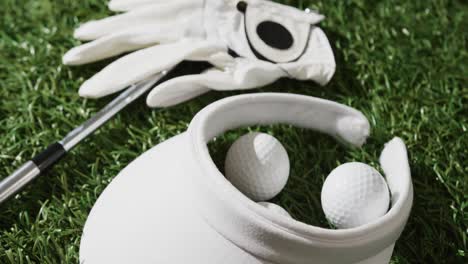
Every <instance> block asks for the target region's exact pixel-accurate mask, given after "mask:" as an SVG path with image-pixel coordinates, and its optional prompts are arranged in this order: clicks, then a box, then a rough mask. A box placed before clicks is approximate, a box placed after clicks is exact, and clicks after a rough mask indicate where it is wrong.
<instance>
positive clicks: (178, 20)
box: [74, 1, 198, 41]
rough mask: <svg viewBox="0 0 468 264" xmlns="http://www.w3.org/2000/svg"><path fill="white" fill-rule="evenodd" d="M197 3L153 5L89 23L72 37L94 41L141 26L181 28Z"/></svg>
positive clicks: (191, 15)
mask: <svg viewBox="0 0 468 264" xmlns="http://www.w3.org/2000/svg"><path fill="white" fill-rule="evenodd" d="M196 3H197V2H187V1H184V2H180V3H179V2H169V3H164V4H153V5H150V6H148V7H145V8H141V9H136V10H133V11H131V12H128V13H124V14H120V15H116V16H111V17H107V18H104V19H101V20H95V21H90V22H87V23H85V24H83V25H82V26H80V27H79V28H77V29H76V30H75V33H74V36H75V38H77V39H80V40H85V41H89V40H95V39H98V38H101V37H104V36H106V35H111V34H113V33H116V32H122V31H130V30H134V31H135V30H137V29H138V28H139V27H140V26H141V25H148V26H150V25H152V26H153V27H155V28H156V27H159V26H161V25H172V26H174V27H181V26H183V25H185V23H186V22H187V21H188V20H190V19H192V18H193V16H196V15H197V7H198V6H197V5H196Z"/></svg>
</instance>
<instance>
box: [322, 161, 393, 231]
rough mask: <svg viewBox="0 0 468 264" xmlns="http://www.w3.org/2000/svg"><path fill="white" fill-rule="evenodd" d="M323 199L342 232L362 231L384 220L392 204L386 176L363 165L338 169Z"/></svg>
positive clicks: (328, 182) (329, 218) (327, 213)
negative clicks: (350, 230)
mask: <svg viewBox="0 0 468 264" xmlns="http://www.w3.org/2000/svg"><path fill="white" fill-rule="evenodd" d="M321 198H322V209H323V211H324V213H325V216H326V217H327V219H328V221H330V223H332V224H333V225H334V226H336V227H337V228H339V229H346V228H353V227H358V226H361V225H364V224H367V223H369V222H371V221H373V220H376V219H378V218H380V217H382V216H383V215H385V214H386V213H387V211H388V207H389V202H390V194H389V190H388V187H387V183H386V182H385V179H384V178H383V177H382V175H381V174H380V173H379V172H378V171H377V170H375V169H374V168H372V167H370V166H369V165H367V164H364V163H359V162H351V163H346V164H343V165H341V166H339V167H338V168H336V169H334V170H333V171H332V172H331V173H330V175H328V177H327V179H326V180H325V183H324V184H323V187H322V197H321Z"/></svg>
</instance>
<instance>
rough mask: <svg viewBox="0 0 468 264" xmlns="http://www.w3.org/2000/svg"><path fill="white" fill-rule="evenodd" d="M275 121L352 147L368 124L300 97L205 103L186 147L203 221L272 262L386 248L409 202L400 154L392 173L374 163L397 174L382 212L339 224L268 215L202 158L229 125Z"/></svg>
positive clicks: (362, 255)
mask: <svg viewBox="0 0 468 264" xmlns="http://www.w3.org/2000/svg"><path fill="white" fill-rule="evenodd" d="M276 123H285V124H290V125H294V126H298V127H302V128H307V129H313V130H317V131H320V132H323V133H326V134H329V135H331V136H333V137H335V138H337V139H338V140H340V141H344V142H346V143H348V144H351V145H354V146H360V145H362V144H363V143H364V141H365V139H366V138H367V136H368V135H369V127H370V126H369V123H368V121H367V119H366V118H365V117H364V115H362V113H360V112H359V111H357V110H355V109H353V108H350V107H346V106H344V105H340V104H337V103H334V102H331V101H327V100H322V99H317V98H313V97H308V96H301V95H291V94H268V93H266V94H255V95H243V96H236V97H232V98H228V99H225V100H221V101H219V102H217V103H214V104H212V105H210V106H208V107H207V108H205V109H204V110H202V111H201V112H200V113H199V114H198V115H197V116H196V117H195V118H194V119H193V121H192V123H191V124H190V127H189V130H188V133H189V135H188V136H189V137H190V140H189V141H190V142H191V149H190V151H192V155H193V157H194V158H195V159H196V160H195V163H196V164H197V165H198V167H199V169H200V170H201V171H202V175H204V177H203V179H194V183H195V184H200V186H199V187H200V188H196V189H199V190H204V191H203V192H200V193H199V197H200V198H201V202H202V203H203V204H204V205H205V206H202V207H200V208H199V210H200V212H201V214H202V216H203V217H204V219H205V220H206V221H207V223H208V224H209V225H210V226H212V227H213V228H214V229H215V230H216V231H217V232H219V233H220V234H221V235H223V236H224V237H225V238H226V239H228V240H230V241H231V242H233V243H235V244H236V245H237V246H239V247H241V248H242V249H244V250H246V251H247V252H250V253H251V254H254V255H256V256H258V257H260V258H263V259H266V260H268V259H275V260H281V261H280V263H307V261H310V259H314V260H316V261H317V262H318V263H322V262H320V260H323V261H326V263H340V261H342V256H343V255H346V256H347V258H349V260H350V262H353V261H359V260H362V259H366V258H368V257H370V256H374V255H376V254H378V253H379V252H381V251H382V250H384V249H386V248H388V247H391V246H392V244H393V243H394V242H395V241H396V240H397V239H398V237H399V235H400V233H401V231H402V229H403V227H404V225H405V223H406V219H407V217H408V215H409V211H410V208H411V202H412V196H411V194H412V192H411V190H412V189H411V190H410V186H409V185H408V182H409V183H410V180H409V179H408V178H409V174H408V173H409V167H408V171H406V170H405V168H406V167H405V163H407V160H406V156H405V157H402V158H401V160H399V161H398V162H401V163H402V164H403V166H398V165H399V164H396V166H397V167H401V168H403V169H402V170H400V171H397V172H396V171H395V169H394V166H395V164H391V165H389V166H385V165H383V166H382V167H383V168H384V170H385V173H388V174H390V175H387V176H392V177H393V176H395V175H394V174H395V173H399V174H401V173H402V174H401V175H399V176H398V180H397V181H396V182H397V183H395V184H393V185H394V186H391V189H392V193H393V192H397V193H398V194H399V197H398V198H397V199H399V200H394V201H393V203H394V204H393V207H392V209H391V210H390V211H389V213H388V214H387V215H385V216H384V217H382V218H381V219H379V221H377V222H374V223H371V224H368V225H364V226H362V227H358V228H354V229H347V230H331V229H325V228H320V227H315V226H309V225H306V224H304V223H300V222H297V221H287V220H285V219H283V218H271V216H270V215H265V214H264V211H263V210H260V208H259V207H258V205H256V204H255V203H254V202H252V201H251V200H249V199H248V198H247V197H245V196H244V195H242V194H241V193H240V192H239V191H237V190H236V189H235V188H234V187H233V186H232V185H231V184H230V183H229V182H228V181H227V180H226V179H225V178H224V176H223V175H222V173H221V172H219V170H218V169H217V167H216V165H215V164H214V162H213V161H212V159H211V157H210V154H209V151H208V147H207V143H208V142H209V141H210V140H211V139H212V138H214V137H216V136H218V135H220V134H222V133H223V132H225V131H227V130H230V129H233V128H237V127H242V126H248V125H257V124H261V125H267V124H276ZM397 146H398V145H397ZM384 152H385V151H384ZM387 152H388V153H387V154H386V156H387V157H388V156H394V155H399V156H400V154H402V153H401V149H398V147H397V149H391V150H390V151H387ZM403 154H404V155H406V152H404V153H403ZM393 161H394V160H392V162H393ZM392 162H388V164H390V163H392ZM406 172H408V173H406ZM205 176H206V177H205ZM393 182H395V181H393ZM390 185H392V184H390ZM213 197H217V198H216V199H213ZM207 204H209V206H207ZM221 211H222V212H223V214H222V216H221V215H220V214H219V212H221ZM259 233H260V234H261V235H259ZM280 245H282V246H280ZM284 245H291V246H290V247H288V248H284Z"/></svg>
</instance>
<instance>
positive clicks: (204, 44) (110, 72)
mask: <svg viewBox="0 0 468 264" xmlns="http://www.w3.org/2000/svg"><path fill="white" fill-rule="evenodd" d="M217 52H226V50H225V47H224V46H221V45H218V44H217V43H213V42H208V41H198V42H194V41H190V40H187V41H181V42H178V43H174V44H164V45H158V46H153V47H150V48H146V49H142V50H139V51H136V52H134V53H131V54H129V55H127V56H125V57H122V58H120V59H118V60H116V61H115V62H113V63H111V64H110V65H108V66H107V67H106V68H104V69H103V70H102V71H101V72H99V73H97V74H96V75H94V76H93V77H92V78H91V79H89V80H88V81H86V82H85V83H83V85H82V86H81V87H80V91H79V93H80V95H81V96H83V97H90V98H97V97H102V96H105V95H108V94H111V93H114V92H117V91H119V90H122V89H124V88H125V87H127V86H129V85H131V84H133V83H135V82H138V81H140V80H144V79H146V78H148V77H150V76H152V75H154V74H156V73H158V72H161V71H164V70H167V69H170V68H172V67H173V66H175V65H177V64H178V63H180V62H181V61H183V60H190V59H191V57H193V56H194V57H207V58H209V57H210V56H211V55H212V54H213V53H217Z"/></svg>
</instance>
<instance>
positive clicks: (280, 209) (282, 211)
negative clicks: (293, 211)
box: [258, 202, 292, 218]
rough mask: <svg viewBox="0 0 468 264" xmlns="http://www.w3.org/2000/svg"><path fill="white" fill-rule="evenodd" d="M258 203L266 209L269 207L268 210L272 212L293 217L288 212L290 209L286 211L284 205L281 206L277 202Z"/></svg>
mask: <svg viewBox="0 0 468 264" xmlns="http://www.w3.org/2000/svg"><path fill="white" fill-rule="evenodd" d="M258 204H259V205H261V206H263V207H265V208H266V209H268V210H270V211H272V212H275V213H277V214H279V215H282V216H286V217H289V218H292V217H291V215H290V214H289V213H288V211H286V210H285V209H284V208H283V207H281V206H279V205H277V204H274V203H268V202H259V203H258Z"/></svg>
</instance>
